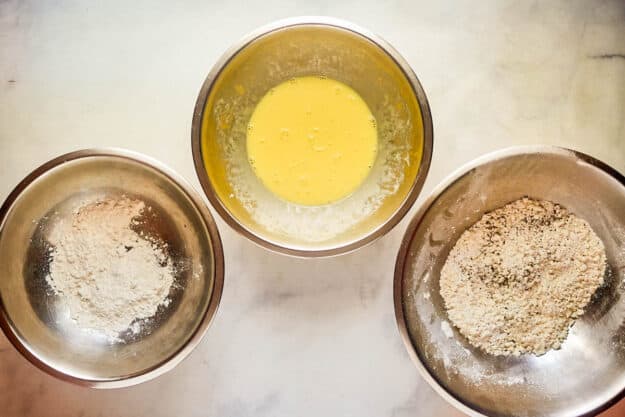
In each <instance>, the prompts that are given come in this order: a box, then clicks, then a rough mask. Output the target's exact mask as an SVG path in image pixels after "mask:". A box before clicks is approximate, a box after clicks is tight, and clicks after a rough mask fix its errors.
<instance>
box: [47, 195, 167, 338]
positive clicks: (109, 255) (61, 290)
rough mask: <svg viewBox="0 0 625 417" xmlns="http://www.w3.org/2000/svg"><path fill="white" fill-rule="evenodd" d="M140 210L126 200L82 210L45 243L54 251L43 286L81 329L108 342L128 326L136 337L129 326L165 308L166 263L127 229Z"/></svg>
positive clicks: (62, 222)
mask: <svg viewBox="0 0 625 417" xmlns="http://www.w3.org/2000/svg"><path fill="white" fill-rule="evenodd" d="M144 208H145V205H144V203H143V202H141V201H137V200H131V199H129V198H127V197H122V198H120V199H106V200H102V201H98V202H95V203H90V204H86V205H83V206H82V207H80V208H79V209H78V210H77V211H76V212H75V213H74V214H73V216H72V217H70V218H69V219H67V218H66V219H61V220H60V221H59V222H57V223H56V224H55V225H54V226H53V227H52V229H51V231H50V234H49V237H48V240H49V242H50V243H51V244H52V245H53V247H54V249H53V251H52V254H51V255H52V261H51V262H50V274H49V275H48V276H47V277H46V279H47V281H48V284H50V286H51V287H52V288H53V289H54V291H55V292H56V293H57V294H59V295H60V296H62V298H63V299H64V301H65V302H66V303H67V305H68V307H69V310H70V314H71V317H72V319H73V320H75V321H76V322H77V324H78V325H79V326H80V327H82V328H87V329H92V330H95V331H98V332H102V333H104V334H105V335H106V336H108V337H109V339H110V340H111V341H115V340H117V339H118V335H119V333H120V332H123V331H125V330H127V329H128V328H129V327H131V324H132V327H131V331H133V332H134V333H137V332H138V331H140V329H139V328H138V327H137V323H136V322H135V323H134V324H133V322H134V321H135V320H136V319H143V318H148V317H151V316H153V315H154V314H155V313H156V310H157V308H158V307H159V305H161V304H163V305H166V304H168V302H169V299H168V298H167V296H168V293H169V289H170V287H171V285H172V283H173V281H174V278H173V266H172V264H171V262H170V260H169V259H168V257H167V255H166V254H165V253H164V252H163V250H162V249H161V248H159V247H158V246H157V245H156V244H155V243H153V242H150V241H149V240H147V239H145V238H144V237H141V236H139V234H137V233H136V232H135V231H133V230H132V229H131V228H130V226H131V225H132V224H133V222H136V217H137V216H139V215H140V214H141V211H142V210H143V209H144Z"/></svg>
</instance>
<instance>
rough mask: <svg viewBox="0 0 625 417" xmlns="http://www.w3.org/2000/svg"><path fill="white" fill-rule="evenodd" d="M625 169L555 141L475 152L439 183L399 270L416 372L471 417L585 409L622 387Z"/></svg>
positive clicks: (402, 316)
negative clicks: (481, 154) (482, 153)
mask: <svg viewBox="0 0 625 417" xmlns="http://www.w3.org/2000/svg"><path fill="white" fill-rule="evenodd" d="M624 279H625V177H623V175H622V174H620V173H618V172H617V171H616V170H614V169H612V168H610V167H609V166H608V165H606V164H605V163H603V162H601V161H598V160H596V159H594V158H592V157H590V156H588V155H585V154H582V153H580V152H576V151H572V150H569V149H564V148H558V147H552V146H527V147H515V148H509V149H505V150H501V151H497V152H494V153H491V154H488V155H486V156H484V157H481V158H479V159H477V160H475V161H473V162H470V163H469V164H468V165H466V166H464V167H462V168H460V169H459V170H458V171H456V172H455V173H453V174H452V175H451V176H450V177H448V178H447V179H446V180H444V181H443V182H442V183H441V184H440V185H439V186H438V187H436V188H435V190H434V191H433V193H432V194H431V196H430V197H429V198H428V199H427V200H426V201H425V202H424V203H423V205H422V206H421V207H420V209H419V211H418V213H417V214H416V215H415V217H414V219H413V220H412V222H411V223H410V225H409V227H408V229H407V231H406V234H405V236H404V240H403V242H402V246H401V248H400V251H399V254H398V257H397V262H396V266H395V283H394V301H395V314H396V318H397V323H398V326H399V330H400V333H401V335H402V338H403V340H404V344H405V346H406V348H407V350H408V352H409V355H410V356H411V358H412V360H413V362H414V363H415V364H416V366H417V368H418V370H419V371H420V373H421V374H422V376H423V377H424V378H425V379H426V380H427V381H428V383H429V384H430V385H431V386H432V387H433V388H434V389H435V390H436V391H437V392H438V393H439V394H440V395H441V396H442V397H444V398H445V399H446V400H447V401H449V402H450V403H451V404H453V405H454V406H456V407H457V408H458V409H460V410H461V411H463V412H465V413H467V414H469V415H472V416H484V415H486V416H582V415H594V414H595V413H598V412H600V411H601V410H604V409H606V408H607V407H609V406H610V405H611V404H613V403H614V402H616V401H618V400H619V399H620V398H622V397H623V394H624V390H625V296H624V295H625V284H624Z"/></svg>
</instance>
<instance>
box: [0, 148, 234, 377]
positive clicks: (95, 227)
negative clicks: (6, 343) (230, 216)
mask: <svg viewBox="0 0 625 417" xmlns="http://www.w3.org/2000/svg"><path fill="white" fill-rule="evenodd" d="M0 274H1V275H2V277H3V279H2V281H1V282H0V301H1V309H0V325H1V326H2V329H3V330H4V332H5V334H6V335H7V337H8V338H9V340H10V341H11V342H12V343H13V345H14V346H15V347H16V348H17V349H18V350H19V351H20V352H21V353H22V354H23V355H24V356H25V357H26V358H27V359H28V360H30V361H31V362H32V363H33V364H35V365H36V366H38V367H39V368H41V369H43V370H44V371H47V372H48V373H50V374H52V375H54V376H57V377H59V378H61V379H63V380H66V381H69V382H73V383H76V384H80V385H84V386H90V387H96V388H114V387H123V386H129V385H133V384H136V383H139V382H142V381H145V380H148V379H151V378H154V377H156V376H158V375H160V374H161V373H163V372H165V371H166V370H168V369H171V368H172V367H174V366H175V365H176V364H177V363H179V362H180V361H181V360H182V359H183V358H184V357H185V356H186V355H187V354H188V353H189V352H190V351H191V350H192V349H193V348H194V347H195V346H196V345H197V343H198V342H199V341H200V339H201V337H202V336H203V335H204V333H205V332H206V330H207V328H208V325H209V324H210V321H211V319H212V317H213V316H214V314H215V312H216V309H217V306H218V304H219V300H220V297H221V292H222V288H223V251H222V246H221V241H220V237H219V234H218V232H217V229H216V226H215V223H214V221H213V218H212V217H211V215H210V213H209V212H208V209H207V207H206V205H205V204H204V203H203V201H202V200H201V199H200V197H199V196H198V195H197V194H196V193H195V191H194V190H193V189H192V188H191V187H190V186H189V185H188V184H187V183H186V182H185V181H184V180H183V179H182V178H180V177H179V176H178V175H177V174H175V173H174V172H172V171H171V170H169V169H168V168H166V167H164V166H163V165H162V164H160V163H159V162H157V161H154V160H152V159H150V158H148V157H145V156H143V155H140V154H137V153H134V152H129V151H125V150H119V149H104V150H83V151H77V152H73V153H70V154H66V155H63V156H60V157H58V158H56V159H53V160H51V161H49V162H47V163H46V164H44V165H42V166H41V167H39V168H37V169H36V170H35V171H33V172H32V173H31V174H30V175H29V176H27V177H26V178H25V179H24V180H23V181H22V182H21V183H20V184H19V185H18V186H17V187H16V188H15V190H13V192H12V193H11V194H10V195H9V197H8V198H7V199H6V201H5V203H4V205H3V206H2V208H1V209H0Z"/></svg>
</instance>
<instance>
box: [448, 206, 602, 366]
mask: <svg viewBox="0 0 625 417" xmlns="http://www.w3.org/2000/svg"><path fill="white" fill-rule="evenodd" d="M605 270H606V254H605V248H604V246H603V242H601V240H600V239H599V237H598V236H597V235H596V234H595V233H594V231H593V230H592V229H591V227H590V225H589V224H588V223H587V222H586V221H585V220H583V219H580V218H579V217H577V216H575V215H574V214H572V213H570V212H569V211H568V210H567V209H566V208H564V207H562V206H560V205H558V204H555V203H551V202H549V201H542V200H540V201H539V200H532V199H529V198H523V199H520V200H517V201H514V202H512V203H510V204H507V205H506V206H504V207H501V208H499V209H496V210H494V211H492V212H490V213H487V214H486V215H484V216H483V217H482V218H481V219H480V220H479V221H478V222H477V223H475V224H474V225H473V226H471V227H470V228H469V229H467V230H466V231H465V232H464V233H463V234H462V235H461V236H460V239H459V240H458V241H457V242H456V245H455V246H454V247H453V249H452V250H451V252H450V253H449V255H448V257H447V260H446V261H445V265H444V266H443V269H442V271H441V278H440V293H441V296H442V297H443V300H444V302H445V306H446V308H447V313H448V315H449V318H450V320H451V322H452V323H453V324H454V325H455V326H456V327H457V328H458V330H459V331H460V333H462V334H463V335H464V336H465V337H466V338H467V339H468V340H469V342H470V343H471V344H473V345H474V346H476V347H478V348H481V349H483V350H484V351H486V352H487V353H490V354H493V355H521V354H525V353H532V354H535V355H542V354H544V353H546V352H547V351H549V350H550V349H558V348H559V347H560V345H561V344H562V342H563V341H564V339H566V337H567V335H568V331H569V327H570V326H571V325H572V324H573V323H574V321H575V319H576V318H578V317H579V316H580V315H582V314H583V312H584V308H585V307H586V305H587V304H588V302H589V301H590V299H591V297H592V295H593V294H594V293H595V291H596V290H597V288H598V287H599V286H601V285H602V284H603V280H604V275H605Z"/></svg>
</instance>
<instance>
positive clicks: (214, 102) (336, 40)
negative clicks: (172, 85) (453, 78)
mask: <svg viewBox="0 0 625 417" xmlns="http://www.w3.org/2000/svg"><path fill="white" fill-rule="evenodd" d="M304 75H316V76H322V77H329V78H333V79H336V80H338V81H341V82H343V83H345V84H347V85H349V86H350V87H352V88H353V89H354V90H356V91H357V92H358V93H359V94H360V95H361V97H362V98H363V99H364V100H365V102H366V103H367V105H368V106H369V108H370V110H371V111H372V113H373V115H374V116H375V118H376V121H377V125H378V155H377V159H376V161H375V163H374V165H373V168H372V171H371V173H370V175H369V176H368V178H367V179H366V180H365V182H364V183H363V184H362V185H361V186H360V188H359V189H358V190H356V191H355V192H354V193H353V194H352V195H350V196H349V197H347V198H345V199H343V200H341V201H339V202H336V203H333V204H330V205H326V206H316V207H311V206H300V205H296V204H293V203H289V202H286V201H283V200H281V199H279V198H278V197H276V196H274V195H273V194H272V193H271V192H270V191H268V190H267V189H266V188H265V187H264V186H263V185H262V183H261V182H260V180H259V179H258V178H257V177H256V175H255V174H254V172H253V170H252V168H251V166H250V164H249V162H248V158H247V150H246V132H247V124H248V121H249V119H250V117H251V115H252V112H253V110H254V108H255V106H256V104H257V103H258V102H259V101H260V99H261V98H262V97H263V96H264V94H265V93H266V92H267V91H268V90H269V89H271V88H272V87H275V86H276V85H277V84H280V83H281V82H283V81H286V80H289V79H291V78H293V77H298V76H304ZM206 94H207V97H206V98H205V101H202V100H203V97H202V95H200V99H199V102H198V105H200V106H202V108H203V113H202V115H201V128H200V134H199V136H200V137H199V138H197V139H196V138H194V140H200V141H201V160H202V161H203V164H201V163H200V166H199V167H198V173H199V176H200V180H201V182H202V184H203V186H204V188H205V190H206V191H207V193H208V194H209V197H210V198H211V200H213V202H214V203H216V205H218V206H220V207H219V208H221V209H223V210H222V212H225V213H227V214H226V217H232V218H233V219H234V222H236V223H238V224H239V225H240V226H242V228H243V229H245V230H247V231H249V232H250V233H251V234H252V235H255V236H258V237H260V239H261V240H264V241H267V242H271V243H272V244H274V245H277V246H283V247H288V248H297V249H302V250H304V251H306V250H324V249H331V248H336V247H340V246H344V245H347V244H349V243H351V242H354V241H357V240H359V239H361V238H363V236H366V235H367V234H369V233H370V232H371V231H372V230H374V229H376V228H379V227H380V226H382V225H383V224H384V223H385V222H386V221H387V220H388V219H389V218H390V217H392V215H393V214H394V213H395V212H396V211H397V209H398V207H399V206H400V205H401V204H402V203H403V202H404V200H405V199H406V197H407V195H408V194H409V192H410V190H411V188H412V187H413V185H414V183H415V179H416V178H417V174H418V172H419V169H420V166H421V161H422V154H423V146H424V145H423V143H424V123H423V121H422V114H421V110H420V107H419V102H418V100H417V97H416V95H415V91H414V90H413V87H412V85H411V83H410V81H409V80H408V78H407V76H406V74H405V73H404V72H403V71H402V69H401V68H400V67H399V66H398V64H397V63H396V61H395V60H394V59H393V58H392V57H391V56H390V55H389V54H388V53H387V52H386V51H385V50H384V49H382V48H381V47H380V46H379V45H377V44H375V43H374V42H372V41H371V40H369V39H368V38H366V37H365V36H363V35H360V34H357V33H355V32H353V31H350V30H348V29H345V28H341V27H336V26H331V25H324V24H299V25H294V26H288V27H283V28H280V29H276V30H273V31H269V32H268V33H265V34H263V35H262V36H260V37H257V38H255V39H253V40H252V41H250V42H249V43H247V44H246V45H245V46H244V47H242V48H241V49H239V50H238V51H237V52H236V53H235V54H234V55H233V56H232V58H231V59H230V60H229V61H228V62H227V63H226V64H225V66H224V67H223V68H222V69H221V71H220V72H219V73H218V74H217V75H216V79H215V80H214V81H213V84H212V86H211V87H210V90H208V91H207V92H206ZM430 140H431V137H430ZM196 157H197V155H196ZM428 158H429V155H428ZM428 162H429V159H428ZM196 166H197V161H196ZM207 188H208V189H207Z"/></svg>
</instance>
